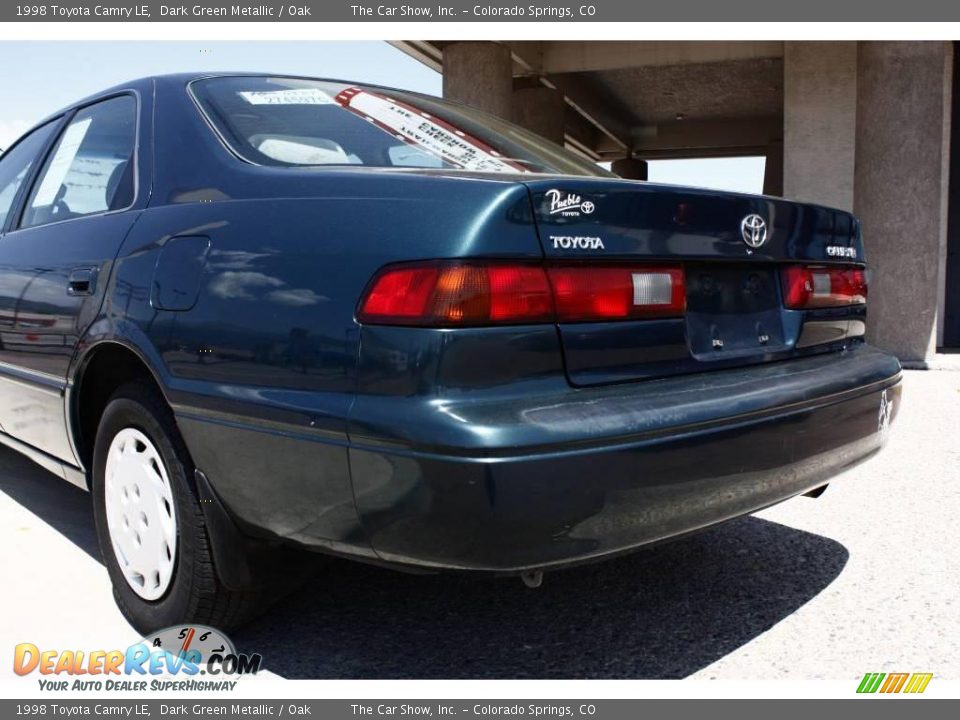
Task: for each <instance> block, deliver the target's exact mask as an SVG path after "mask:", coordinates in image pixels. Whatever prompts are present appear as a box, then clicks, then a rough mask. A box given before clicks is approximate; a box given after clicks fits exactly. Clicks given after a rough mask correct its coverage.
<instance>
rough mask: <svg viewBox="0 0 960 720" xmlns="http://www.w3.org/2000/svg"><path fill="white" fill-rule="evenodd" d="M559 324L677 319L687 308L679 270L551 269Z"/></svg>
mask: <svg viewBox="0 0 960 720" xmlns="http://www.w3.org/2000/svg"><path fill="white" fill-rule="evenodd" d="M547 272H548V273H549V275H550V283H551V284H552V285H553V293H554V297H555V299H556V303H557V316H558V318H559V320H560V322H585V321H604V320H630V319H638V318H663V317H679V316H681V315H683V312H684V309H685V308H686V293H685V289H684V281H683V271H682V270H681V269H680V268H679V267H654V266H650V267H614V266H610V267H591V266H571V267H552V268H549V269H548V270H547Z"/></svg>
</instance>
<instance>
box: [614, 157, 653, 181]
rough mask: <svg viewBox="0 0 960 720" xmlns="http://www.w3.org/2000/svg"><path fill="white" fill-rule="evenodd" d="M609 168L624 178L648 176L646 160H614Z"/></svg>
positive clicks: (644, 177)
mask: <svg viewBox="0 0 960 720" xmlns="http://www.w3.org/2000/svg"><path fill="white" fill-rule="evenodd" d="M610 170H611V171H612V172H614V173H616V174H617V175H619V176H620V177H622V178H624V179H625V180H646V179H647V177H648V175H647V161H646V160H635V159H634V158H623V159H622V160H614V161H613V163H612V164H611V165H610Z"/></svg>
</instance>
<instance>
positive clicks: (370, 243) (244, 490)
mask: <svg viewBox="0 0 960 720" xmlns="http://www.w3.org/2000/svg"><path fill="white" fill-rule="evenodd" d="M157 107H158V110H159V112H161V113H162V114H163V117H164V122H162V123H158V124H157V132H156V148H157V169H156V178H155V190H154V196H153V200H152V202H151V205H150V207H149V208H148V209H147V210H146V211H145V212H144V213H143V215H142V216H141V218H140V220H139V221H138V223H137V224H136V226H135V227H134V229H133V231H132V232H131V234H130V235H129V236H128V238H127V240H126V242H125V243H124V246H123V248H122V249H121V252H120V258H119V260H118V263H117V267H116V272H115V274H114V276H113V278H112V280H111V286H110V289H109V291H108V297H109V301H108V302H109V306H108V308H107V311H106V315H107V317H108V319H109V320H108V322H109V324H110V326H111V327H112V328H113V329H114V330H113V331H114V332H116V333H118V334H122V335H123V336H125V337H127V338H130V342H132V343H133V344H136V345H143V346H145V350H144V353H143V354H145V355H147V356H149V357H153V358H155V361H156V363H158V365H159V367H158V368H157V370H158V374H159V375H160V376H161V380H162V383H163V384H164V385H165V390H166V392H167V394H168V398H169V400H170V402H171V404H172V405H173V407H174V410H175V412H176V414H177V419H178V423H179V425H180V427H181V430H182V432H183V434H184V437H185V440H186V442H187V445H188V447H189V449H190V451H191V454H192V456H193V459H194V461H195V462H196V464H197V466H198V467H199V468H200V469H202V470H203V471H204V472H205V473H206V474H207V475H208V477H209V478H210V480H211V481H212V483H213V485H214V487H215V488H216V490H217V492H218V493H219V494H220V495H221V498H222V499H223V501H224V502H225V504H226V505H227V506H228V507H229V508H230V509H231V510H232V511H233V512H234V514H235V515H236V516H237V517H238V519H239V520H240V521H241V522H244V523H248V524H249V525H250V526H255V527H258V528H262V529H265V530H267V531H269V532H270V533H272V534H277V535H282V536H287V537H291V538H293V539H298V540H302V541H305V542H311V543H314V544H321V545H325V546H326V547H328V548H330V549H333V550H338V549H343V550H345V551H348V552H351V553H357V552H367V553H368V552H369V550H368V548H367V547H366V545H365V540H364V538H363V535H362V532H361V531H360V529H359V527H358V525H357V520H356V511H355V508H354V503H353V493H352V489H351V485H350V477H349V468H348V458H347V441H348V436H347V433H348V416H349V411H350V408H351V404H352V402H353V398H354V393H355V390H356V384H357V356H358V351H359V346H360V342H361V337H360V327H359V326H358V324H357V323H356V321H355V320H354V314H355V310H356V305H357V301H358V299H359V297H360V295H361V293H362V291H363V289H364V287H365V286H366V284H367V283H368V281H369V280H370V279H371V277H372V276H373V274H374V273H375V272H376V270H377V269H379V268H380V267H382V266H383V265H386V264H388V263H392V262H399V261H406V260H413V259H427V258H443V257H454V256H457V257H462V256H483V255H495V256H499V257H504V256H507V257H511V256H513V257H531V258H540V257H542V253H541V250H540V246H539V243H538V240H537V236H536V232H535V229H534V226H533V219H532V214H531V211H530V205H529V197H528V194H527V191H526V188H525V187H524V186H523V185H520V184H518V183H515V182H501V181H492V180H484V179H475V178H473V179H467V178H450V177H444V176H421V175H414V174H404V173H381V172H377V171H371V170H364V169H357V170H350V169H346V170H334V169H329V168H328V169H314V170H309V169H308V170H297V169H274V168H260V167H255V166H252V165H248V164H246V163H244V162H242V161H240V160H238V159H236V158H234V157H232V156H231V155H230V154H229V153H228V151H227V150H226V149H225V148H224V147H223V146H222V145H221V144H220V142H219V140H218V139H217V138H216V136H215V135H214V133H213V132H212V131H211V130H210V129H209V128H208V127H207V126H206V124H205V122H204V120H203V119H202V117H201V116H200V114H199V112H198V111H197V110H196V109H195V108H194V106H193V104H192V101H190V99H189V97H188V96H187V95H186V93H185V92H184V91H183V88H182V87H178V86H177V85H176V84H175V83H171V82H168V83H166V84H164V83H163V82H160V83H158V98H157ZM184 236H188V237H191V238H197V237H200V238H208V239H209V249H208V250H207V252H206V254H205V255H197V257H196V260H195V262H197V263H199V264H200V265H201V267H200V269H199V272H195V271H196V270H197V268H193V267H184V268H183V274H182V277H191V276H193V275H195V276H196V278H197V280H196V287H195V288H194V289H193V292H194V293H195V295H196V301H195V302H194V303H193V304H192V305H191V306H190V308H189V309H188V310H180V311H178V310H165V309H161V307H162V304H161V306H160V307H158V303H157V302H156V298H157V297H158V296H159V295H160V294H161V293H160V292H159V290H158V284H163V283H176V282H179V281H182V277H178V275H177V273H176V272H175V270H176V268H175V267H174V268H172V269H171V268H170V267H169V263H161V264H160V267H161V268H163V267H165V266H167V269H166V270H164V271H162V272H159V273H158V272H157V268H158V260H159V259H160V258H161V255H162V254H163V252H164V248H165V247H167V246H168V244H170V242H171V239H173V238H180V237H184ZM167 295H168V293H167ZM152 299H153V301H152ZM187 304H189V303H185V305H187Z"/></svg>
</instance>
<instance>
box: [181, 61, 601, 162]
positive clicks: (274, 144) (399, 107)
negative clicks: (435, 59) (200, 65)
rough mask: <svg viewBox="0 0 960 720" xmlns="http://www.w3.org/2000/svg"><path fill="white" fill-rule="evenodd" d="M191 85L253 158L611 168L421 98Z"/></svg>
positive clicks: (359, 90) (263, 81)
mask: <svg viewBox="0 0 960 720" xmlns="http://www.w3.org/2000/svg"><path fill="white" fill-rule="evenodd" d="M190 89H191V92H192V93H193V96H194V97H195V98H196V100H197V102H198V103H199V105H200V107H201V108H202V109H203V111H204V113H205V114H206V115H207V117H208V118H209V120H210V122H211V123H213V125H214V126H215V127H216V128H217V130H218V131H219V132H220V134H221V135H222V136H223V137H224V139H225V140H226V142H227V143H228V144H229V145H230V146H231V148H232V149H233V150H234V152H236V153H237V154H238V155H240V156H241V157H242V158H244V159H246V160H248V161H250V162H252V163H256V164H258V165H274V166H287V167H290V166H315V165H333V166H336V165H339V166H343V165H365V166H369V167H407V168H441V169H450V170H471V171H476V172H503V173H550V174H564V175H599V176H607V175H609V173H607V172H606V171H605V170H603V169H602V168H600V167H598V166H597V165H596V164H594V163H592V162H590V161H589V160H586V159H584V158H581V157H580V156H578V155H576V154H574V153H572V152H569V151H568V150H565V149H564V148H562V147H560V146H558V145H555V144H554V143H551V142H548V141H547V140H544V139H543V138H540V137H539V136H537V135H535V134H533V133H531V132H528V131H526V130H523V129H522V128H519V127H517V126H516V125H512V124H511V123H508V122H504V121H503V120H500V119H498V118H496V117H494V116H492V115H488V114H486V113H482V112H479V111H476V110H473V109H471V108H468V107H465V106H460V105H454V104H451V103H445V102H443V101H441V100H437V99H436V98H432V97H428V96H426V95H418V94H414V93H405V92H399V91H395V90H384V89H382V88H368V87H363V86H360V85H349V84H346V83H340V82H325V81H319V80H303V79H298V78H274V77H219V78H209V79H205V80H198V81H195V82H193V83H192V84H191V85H190Z"/></svg>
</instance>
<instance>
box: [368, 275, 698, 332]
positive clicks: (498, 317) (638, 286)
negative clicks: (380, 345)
mask: <svg viewBox="0 0 960 720" xmlns="http://www.w3.org/2000/svg"><path fill="white" fill-rule="evenodd" d="M548 277H549V280H548ZM685 306H686V295H685V289H684V280H683V271H682V270H681V269H680V268H679V267H660V266H643V267H629V266H606V267H595V266H586V265H577V266H569V267H564V266H558V267H549V268H546V269H544V268H542V267H539V266H534V265H512V264H505V263H485V264H484V263H476V262H471V263H425V264H423V265H415V266H398V267H393V268H387V269H385V270H383V271H381V272H380V274H379V275H377V276H376V278H375V279H374V281H373V283H372V284H371V287H370V289H369V290H368V292H367V294H366V296H365V297H364V299H363V301H362V302H361V304H360V310H359V311H358V313H357V319H358V320H359V321H360V322H363V323H370V324H379V325H419V326H424V327H458V326H466V325H474V326H475V325H503V324H514V325H516V324H525V323H538V322H591V321H594V322H596V321H607V320H631V319H642V318H662V317H679V316H682V315H683V313H684V309H685Z"/></svg>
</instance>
